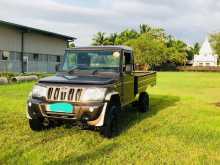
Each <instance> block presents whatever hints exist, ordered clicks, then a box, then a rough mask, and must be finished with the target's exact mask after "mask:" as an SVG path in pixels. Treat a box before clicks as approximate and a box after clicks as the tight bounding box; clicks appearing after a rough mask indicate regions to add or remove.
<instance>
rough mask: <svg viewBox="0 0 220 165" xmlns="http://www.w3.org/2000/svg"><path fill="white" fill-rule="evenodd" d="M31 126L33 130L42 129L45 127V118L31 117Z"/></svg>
mask: <svg viewBox="0 0 220 165" xmlns="http://www.w3.org/2000/svg"><path fill="white" fill-rule="evenodd" d="M29 126H30V128H31V129H32V130H33V131H41V130H43V128H44V125H43V120H41V119H39V118H36V119H29Z"/></svg>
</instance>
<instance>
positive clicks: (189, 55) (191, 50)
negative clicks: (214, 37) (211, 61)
mask: <svg viewBox="0 0 220 165" xmlns="http://www.w3.org/2000/svg"><path fill="white" fill-rule="evenodd" d="M199 50H200V45H199V43H198V42H197V43H195V44H194V45H193V46H191V47H189V48H188V50H187V59H188V60H192V59H193V57H194V55H196V54H199Z"/></svg>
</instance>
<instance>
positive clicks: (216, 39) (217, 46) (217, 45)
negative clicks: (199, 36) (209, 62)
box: [210, 32, 220, 57]
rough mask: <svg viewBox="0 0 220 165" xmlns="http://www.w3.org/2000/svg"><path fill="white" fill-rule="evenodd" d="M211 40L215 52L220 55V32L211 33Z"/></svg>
mask: <svg viewBox="0 0 220 165" xmlns="http://www.w3.org/2000/svg"><path fill="white" fill-rule="evenodd" d="M210 40H211V44H212V47H213V48H214V50H215V53H216V54H217V55H218V56H219V57H220V32H219V33H214V34H211V36H210Z"/></svg>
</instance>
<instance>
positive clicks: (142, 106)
mask: <svg viewBox="0 0 220 165" xmlns="http://www.w3.org/2000/svg"><path fill="white" fill-rule="evenodd" d="M138 109H139V111H140V112H143V113H145V112H148V111H149V95H148V94H147V93H146V92H144V93H141V94H140V96H139V99H138Z"/></svg>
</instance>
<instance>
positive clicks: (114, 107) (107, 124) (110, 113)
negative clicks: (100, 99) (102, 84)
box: [101, 102, 120, 138]
mask: <svg viewBox="0 0 220 165" xmlns="http://www.w3.org/2000/svg"><path fill="white" fill-rule="evenodd" d="M119 111H120V107H119V105H118V104H116V103H113V102H110V103H109V105H108V107H107V111H106V115H105V120H104V125H103V126H102V128H101V134H102V135H103V136H104V137H106V138H113V137H114V136H116V135H117V133H118V113H119Z"/></svg>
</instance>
